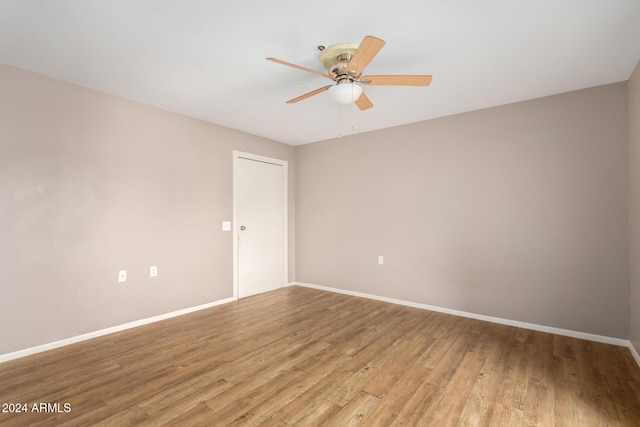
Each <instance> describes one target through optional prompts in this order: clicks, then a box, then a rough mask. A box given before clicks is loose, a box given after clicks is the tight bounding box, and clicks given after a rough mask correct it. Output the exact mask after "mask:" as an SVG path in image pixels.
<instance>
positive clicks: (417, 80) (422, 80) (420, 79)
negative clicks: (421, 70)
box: [360, 76, 432, 86]
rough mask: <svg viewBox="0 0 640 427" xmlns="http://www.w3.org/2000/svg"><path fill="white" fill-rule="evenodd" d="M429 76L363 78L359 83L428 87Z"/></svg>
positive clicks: (429, 82)
mask: <svg viewBox="0 0 640 427" xmlns="http://www.w3.org/2000/svg"><path fill="white" fill-rule="evenodd" d="M431 79H432V77H431V76H364V77H362V78H361V79H360V83H362V84H366V85H387V86H429V85H430V84H431Z"/></svg>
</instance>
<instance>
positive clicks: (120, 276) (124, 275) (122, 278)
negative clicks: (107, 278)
mask: <svg viewBox="0 0 640 427" xmlns="http://www.w3.org/2000/svg"><path fill="white" fill-rule="evenodd" d="M126 281H127V270H120V271H118V282H126Z"/></svg>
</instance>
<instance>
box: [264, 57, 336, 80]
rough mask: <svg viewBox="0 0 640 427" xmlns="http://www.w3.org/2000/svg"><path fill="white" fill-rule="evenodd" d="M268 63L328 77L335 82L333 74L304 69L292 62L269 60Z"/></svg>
mask: <svg viewBox="0 0 640 427" xmlns="http://www.w3.org/2000/svg"><path fill="white" fill-rule="evenodd" d="M267 61H271V62H277V63H278V64H282V65H286V66H288V67H293V68H297V69H298V70H302V71H307V72H309V73H314V74H318V75H320V76H323V77H328V78H330V79H331V80H335V79H334V78H333V76H332V75H331V74H327V73H323V72H322V71H318V70H314V69H312V68H307V67H303V66H302V65H296V64H292V63H291V62H287V61H283V60H281V59H276V58H267Z"/></svg>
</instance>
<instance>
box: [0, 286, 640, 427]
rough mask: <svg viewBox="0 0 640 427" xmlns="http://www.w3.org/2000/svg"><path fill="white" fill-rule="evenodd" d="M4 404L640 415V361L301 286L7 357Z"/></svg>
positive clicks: (473, 415)
mask: <svg viewBox="0 0 640 427" xmlns="http://www.w3.org/2000/svg"><path fill="white" fill-rule="evenodd" d="M0 402H3V403H26V404H27V405H28V410H29V411H28V412H27V413H14V414H9V413H0V425H3V426H12V425H19V426H21V425H72V426H76V425H77V426H88V425H114V426H126V425H154V426H155V425H163V424H166V425H171V426H180V425H189V426H192V425H208V426H217V425H265V426H288V425H292V426H307V425H323V426H352V425H364V426H387V425H394V426H395V425H398V426H400V425H405V426H419V425H424V426H448V425H465V426H520V425H523V426H554V425H555V426H601V425H611V426H638V425H640V369H639V368H638V366H637V365H636V363H635V361H634V360H633V358H632V356H631V354H630V352H629V350H628V349H627V348H623V347H616V346H610V345H605V344H599V343H594V342H589V341H583V340H579V339H573V338H567V337H561V336H556V335H551V334H546V333H541V332H535V331H530V330H525V329H519V328H515V327H510V326H504V325H497V324H492V323H487V322H481V321H477V320H471V319H466V318H461V317H455V316H451V315H446V314H441V313H435V312H429V311H425V310H419V309H414V308H409V307H403V306H397V305H393V304H388V303H383V302H378V301H372V300H367V299H363V298H356V297H350V296H345V295H340V294H335V293H330V292H323V291H318V290H314V289H307V288H301V287H290V288H285V289H282V290H278V291H275V292H271V293H267V294H263V295H258V296H254V297H251V298H246V299H244V300H241V301H238V302H233V303H229V304H225V305H222V306H218V307H214V308H211V309H207V310H202V311H199V312H195V313H191V314H188V315H185V316H181V317H178V318H174V319H170V320H166V321H162V322H158V323H154V324H151V325H147V326H143V327H139V328H136V329H132V330H128V331H124V332H119V333H115V334H111V335H108V336H104V337H101V338H96V339H93V340H90V341H85V342H82V343H79V344H74V345H70V346H67V347H63V348H60V349H56V350H51V351H48V352H45V353H40V354H37V355H33V356H29V357H26V358H22V359H19V360H14V361H9V362H5V363H2V364H0ZM40 402H44V403H51V404H54V403H59V404H60V410H61V411H64V406H63V405H64V404H65V403H68V404H69V405H70V409H71V411H70V412H68V413H65V412H53V413H52V412H31V409H32V405H33V404H34V403H40ZM49 409H55V408H49Z"/></svg>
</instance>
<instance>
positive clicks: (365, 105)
mask: <svg viewBox="0 0 640 427" xmlns="http://www.w3.org/2000/svg"><path fill="white" fill-rule="evenodd" d="M355 104H356V105H357V106H358V108H359V109H361V110H362V111H364V110H368V109H369V108H371V107H373V104H372V103H371V100H370V99H369V98H368V97H367V95H365V94H364V92H362V93H361V94H360V96H359V97H358V99H356V102H355Z"/></svg>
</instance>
